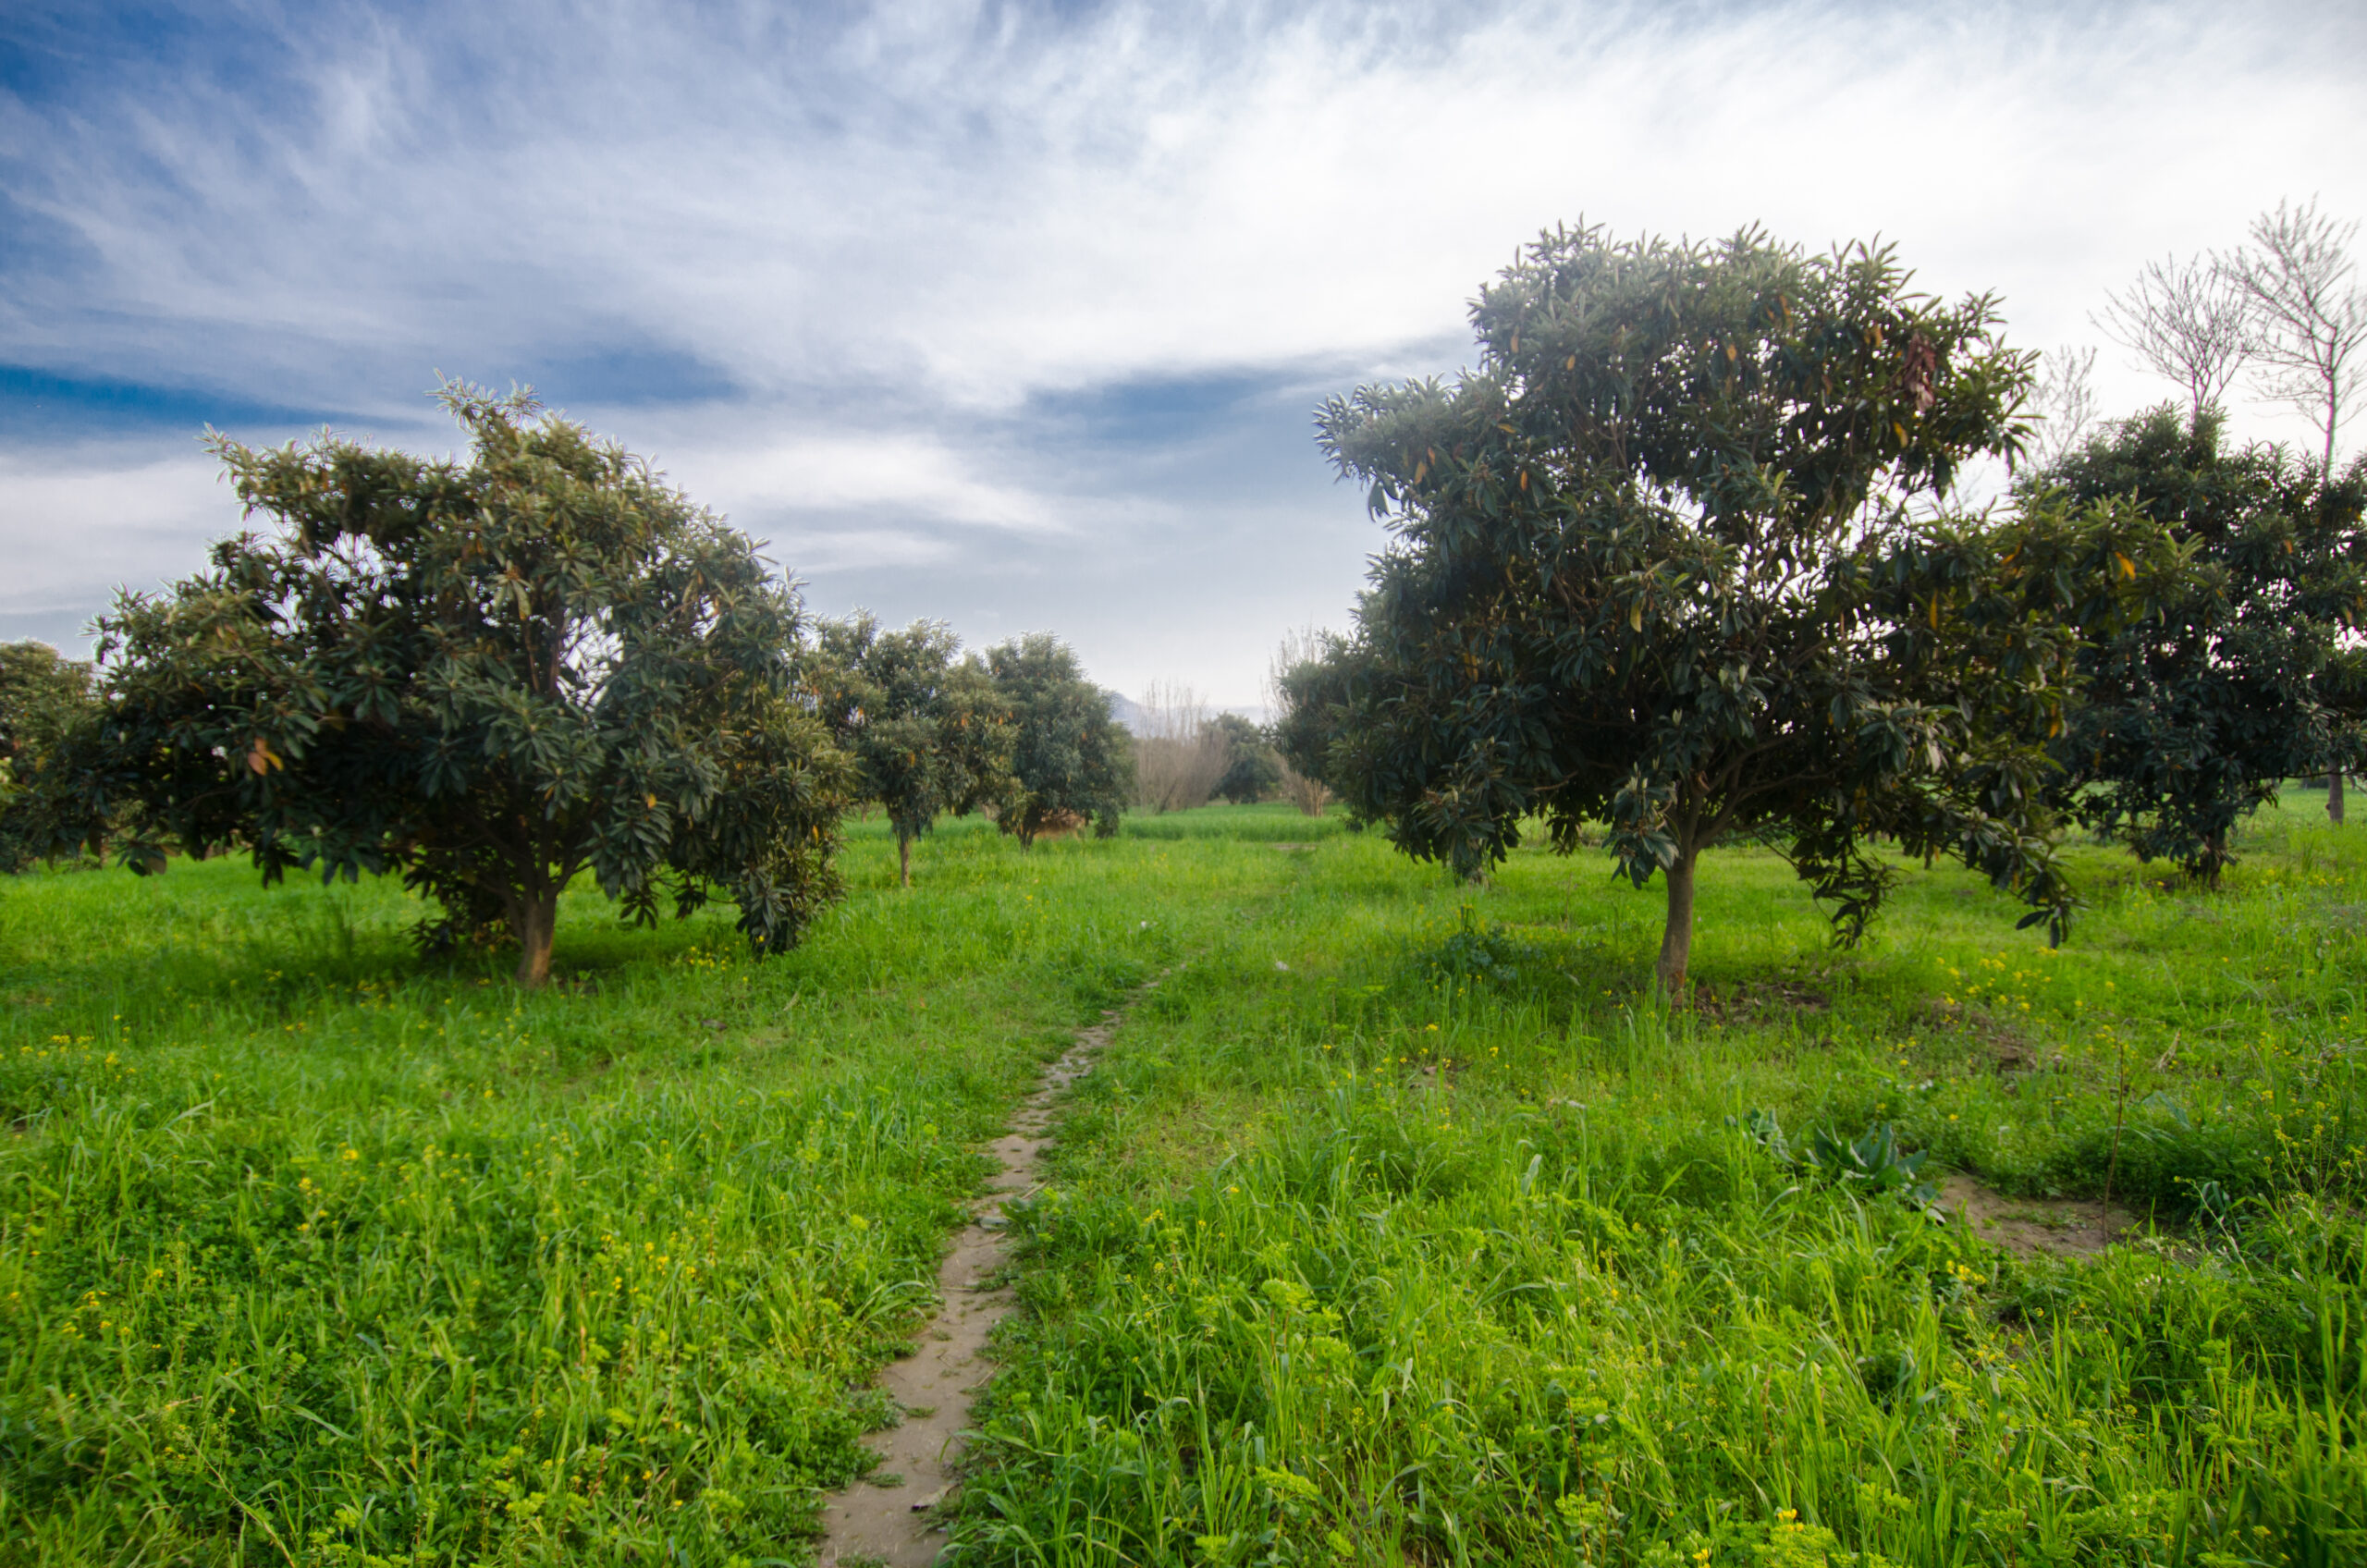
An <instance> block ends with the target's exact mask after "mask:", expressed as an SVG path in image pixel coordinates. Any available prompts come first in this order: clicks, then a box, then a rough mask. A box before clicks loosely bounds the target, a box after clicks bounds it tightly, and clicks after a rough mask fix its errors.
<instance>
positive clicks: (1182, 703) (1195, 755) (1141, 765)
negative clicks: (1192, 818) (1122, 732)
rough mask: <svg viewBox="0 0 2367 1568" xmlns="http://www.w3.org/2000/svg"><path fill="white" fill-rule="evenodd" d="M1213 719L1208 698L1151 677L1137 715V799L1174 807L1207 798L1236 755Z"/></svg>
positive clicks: (1156, 806)
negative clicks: (1227, 744)
mask: <svg viewBox="0 0 2367 1568" xmlns="http://www.w3.org/2000/svg"><path fill="white" fill-rule="evenodd" d="M1210 722H1211V721H1210V717H1209V714H1208V704H1207V703H1206V702H1205V701H1203V700H1202V699H1201V697H1200V694H1199V693H1198V692H1195V691H1193V690H1192V688H1190V687H1189V686H1183V685H1178V684H1176V683H1175V682H1172V681H1159V680H1154V681H1152V682H1151V683H1150V685H1149V687H1148V688H1147V689H1146V690H1145V691H1144V692H1143V700H1142V703H1141V704H1140V705H1139V706H1138V707H1137V708H1136V710H1135V717H1134V803H1135V804H1136V805H1138V806H1143V807H1146V808H1147V809H1149V810H1151V811H1154V812H1171V811H1189V810H1191V809H1192V808H1193V807H1194V806H1203V805H1206V804H1208V797H1209V796H1210V795H1212V794H1214V793H1215V792H1216V788H1217V784H1218V781H1219V780H1220V779H1222V778H1224V775H1225V769H1226V768H1227V767H1228V766H1230V765H1231V761H1232V759H1231V757H1230V756H1228V754H1227V753H1226V747H1225V738H1224V736H1223V735H1222V734H1221V733H1220V732H1218V731H1217V730H1215V729H1211V728H1210Z"/></svg>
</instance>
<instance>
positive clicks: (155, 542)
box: [0, 444, 239, 624]
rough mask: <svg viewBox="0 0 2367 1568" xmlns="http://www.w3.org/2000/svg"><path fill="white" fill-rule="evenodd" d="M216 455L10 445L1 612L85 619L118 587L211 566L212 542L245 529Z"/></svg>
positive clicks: (3, 487)
mask: <svg viewBox="0 0 2367 1568" xmlns="http://www.w3.org/2000/svg"><path fill="white" fill-rule="evenodd" d="M216 473H217V469H216V467H215V464H214V462H213V461H212V460H211V459H205V458H202V457H199V456H196V455H195V454H191V455H190V456H186V457H170V458H161V459H159V458H153V457H150V456H148V455H147V453H146V450H145V448H144V444H143V447H141V448H139V449H134V450H131V451H125V450H121V449H112V450H111V449H107V448H81V449H74V450H68V451H67V452H64V453H60V454H55V455H54V456H43V455H35V454H27V453H23V452H13V453H12V452H0V499H5V510H0V530H5V533H6V539H7V558H8V570H7V574H6V578H5V579H4V580H0V615H5V616H7V617H10V618H14V619H24V620H28V621H31V620H34V619H41V620H43V622H44V623H46V624H54V623H55V620H56V619H57V618H59V617H67V618H70V620H69V624H79V622H80V619H83V618H85V617H86V616H88V615H89V614H91V613H92V612H95V611H96V610H98V609H100V608H102V607H104V606H105V605H106V604H107V603H108V602H110V601H111V600H112V598H113V596H114V592H115V590H116V588H117V587H118V586H122V585H129V586H130V587H134V588H153V587H158V586H161V585H162V584H163V583H164V582H166V581H167V580H168V579H169V577H171V576H178V575H182V574H186V573H188V572H190V571H194V570H198V569H199V568H200V567H201V566H202V547H203V545H205V544H206V543H208V542H210V541H212V540H214V539H216V538H220V537H222V536H223V535H225V534H228V533H235V532H236V531H237V529H238V526H239V522H238V508H237V503H236V502H235V501H234V500H233V499H232V498H231V497H230V496H229V495H228V493H227V491H226V490H225V489H224V488H223V486H222V485H221V484H220V483H219V481H218V480H217V479H216V477H215V476H216Z"/></svg>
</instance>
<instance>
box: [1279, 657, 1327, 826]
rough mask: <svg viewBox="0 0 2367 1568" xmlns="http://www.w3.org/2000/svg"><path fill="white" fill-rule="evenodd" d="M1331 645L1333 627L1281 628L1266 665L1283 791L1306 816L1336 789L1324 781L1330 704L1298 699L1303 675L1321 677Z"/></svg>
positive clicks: (1320, 812) (1321, 810)
mask: <svg viewBox="0 0 2367 1568" xmlns="http://www.w3.org/2000/svg"><path fill="white" fill-rule="evenodd" d="M1332 647H1333V639H1332V638H1331V634H1330V633H1329V632H1325V631H1318V630H1317V629H1316V628H1314V627H1312V626H1309V627H1306V628H1305V629H1303V630H1299V631H1288V632H1285V633H1283V635H1282V643H1280V644H1279V645H1278V646H1277V647H1276V648H1275V650H1274V655H1273V657H1272V658H1271V659H1269V661H1268V662H1267V665H1266V711H1267V733H1268V735H1269V736H1270V737H1271V738H1272V741H1273V743H1274V760H1275V764H1276V766H1278V768H1279V769H1280V771H1281V773H1282V794H1283V796H1284V797H1285V798H1286V799H1288V800H1289V801H1290V802H1291V803H1292V804H1294V805H1295V806H1297V807H1298V809H1299V811H1300V812H1301V813H1302V814H1304V815H1307V816H1321V815H1323V813H1324V809H1325V808H1326V807H1328V806H1329V805H1331V799H1332V795H1333V790H1331V786H1330V785H1328V784H1326V783H1325V782H1324V781H1323V777H1322V767H1323V756H1324V750H1325V746H1326V744H1327V739H1328V738H1327V734H1326V731H1325V729H1324V725H1325V722H1326V715H1327V714H1328V713H1329V711H1330V705H1329V704H1327V703H1325V702H1323V701H1320V700H1313V701H1308V702H1301V701H1299V693H1300V691H1301V681H1302V680H1306V681H1313V680H1316V679H1318V673H1319V671H1320V669H1321V668H1322V665H1323V662H1324V660H1325V659H1326V658H1327V657H1328V656H1329V655H1330V654H1331V649H1332Z"/></svg>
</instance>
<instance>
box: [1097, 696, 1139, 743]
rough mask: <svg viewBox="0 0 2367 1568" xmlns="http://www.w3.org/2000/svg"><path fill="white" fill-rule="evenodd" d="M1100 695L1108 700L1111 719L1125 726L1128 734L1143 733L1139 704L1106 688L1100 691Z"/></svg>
mask: <svg viewBox="0 0 2367 1568" xmlns="http://www.w3.org/2000/svg"><path fill="white" fill-rule="evenodd" d="M1101 694H1102V695H1103V696H1105V697H1107V698H1109V699H1110V717H1111V718H1114V719H1116V720H1117V721H1118V722H1119V723H1120V724H1122V725H1123V726H1125V728H1126V729H1127V731H1128V732H1129V733H1130V734H1134V735H1139V734H1141V733H1142V732H1143V705H1142V704H1140V703H1138V702H1136V701H1134V698H1132V697H1129V696H1128V695H1126V693H1124V692H1112V691H1110V689H1109V688H1108V687H1106V686H1105V687H1103V688H1102V689H1101Z"/></svg>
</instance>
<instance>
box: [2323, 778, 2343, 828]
mask: <svg viewBox="0 0 2367 1568" xmlns="http://www.w3.org/2000/svg"><path fill="white" fill-rule="evenodd" d="M2326 820H2327V821H2328V822H2331V823H2333V824H2334V825H2335V826H2336V827H2341V826H2342V775H2341V774H2340V773H2338V772H2336V773H2329V774H2327V775H2326Z"/></svg>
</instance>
